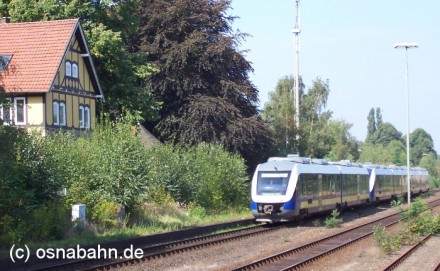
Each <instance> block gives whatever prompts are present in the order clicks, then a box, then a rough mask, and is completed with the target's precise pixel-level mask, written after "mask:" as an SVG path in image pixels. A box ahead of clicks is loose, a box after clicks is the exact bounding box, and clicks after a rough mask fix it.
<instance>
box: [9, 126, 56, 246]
mask: <svg viewBox="0 0 440 271" xmlns="http://www.w3.org/2000/svg"><path fill="white" fill-rule="evenodd" d="M0 142H2V144H0V212H1V213H2V216H1V217H0V243H2V244H9V243H11V242H19V241H20V240H24V238H29V239H31V238H33V239H34V238H39V237H40V235H39V234H38V232H36V231H33V230H32V229H31V228H30V227H29V226H27V224H26V221H32V220H34V219H33V216H34V215H35V214H36V213H35V212H37V211H38V210H39V209H40V208H43V207H42V206H44V205H46V204H49V203H50V202H54V201H57V200H59V196H58V191H59V190H60V189H61V185H62V183H61V180H60V178H59V175H58V171H57V168H56V164H54V160H53V159H52V151H53V150H50V149H46V148H44V147H43V139H42V138H41V136H39V135H28V134H27V133H26V132H25V131H23V130H20V129H16V128H14V127H9V126H6V127H5V126H3V125H1V124H0ZM47 218H48V220H50V213H48V214H47ZM40 222H43V221H42V220H34V223H33V224H34V225H35V226H36V227H43V226H42V225H41V223H40ZM60 225H61V224H60ZM54 236H56V234H54Z"/></svg>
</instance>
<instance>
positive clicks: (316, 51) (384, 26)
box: [229, 0, 440, 153]
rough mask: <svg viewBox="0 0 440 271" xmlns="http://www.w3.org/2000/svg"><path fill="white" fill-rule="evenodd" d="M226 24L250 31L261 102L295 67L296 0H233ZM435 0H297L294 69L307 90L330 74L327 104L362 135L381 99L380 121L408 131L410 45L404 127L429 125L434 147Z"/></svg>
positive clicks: (439, 54)
mask: <svg viewBox="0 0 440 271" xmlns="http://www.w3.org/2000/svg"><path fill="white" fill-rule="evenodd" d="M231 7H232V9H231V10H230V11H229V14H230V15H235V16H238V17H239V18H237V19H236V20H235V21H234V23H233V24H232V27H233V29H234V30H235V31H237V30H239V31H240V32H242V33H247V34H250V35H251V36H249V37H247V38H246V39H245V40H244V41H242V43H241V45H240V50H249V51H248V52H247V53H245V56H246V59H247V60H248V61H250V62H252V67H253V69H254V72H253V73H251V74H250V79H251V81H252V83H253V84H254V85H255V86H256V87H257V89H258V91H259V99H260V106H259V108H260V109H262V108H263V106H264V104H265V103H266V102H267V101H268V93H269V92H271V91H274V90H275V87H276V84H277V82H278V80H279V79H281V78H283V77H285V76H289V75H293V69H294V53H295V51H294V34H293V33H292V29H293V27H294V25H295V18H296V9H295V0H273V1H267V0H232V4H231ZM439 14H440V1H439V0H419V1H409V0H369V1H365V0H357V1H350V0H331V1H330V0H301V1H300V24H301V25H300V27H301V33H300V51H299V74H300V76H301V77H302V78H303V82H304V83H305V85H306V90H307V89H308V88H310V87H311V86H312V82H313V80H315V79H316V78H318V77H320V78H321V79H323V80H327V79H328V80H329V87H330V96H329V99H328V104H327V110H331V111H333V118H334V119H338V120H343V121H345V122H348V123H351V124H352V125H353V126H352V128H351V129H350V133H351V134H352V135H353V136H354V137H356V139H357V140H360V141H365V138H366V135H367V116H368V113H369V111H370V109H371V108H373V107H374V108H377V107H379V108H380V109H381V111H382V118H383V121H384V122H389V123H391V124H392V125H394V127H396V129H397V130H399V131H400V132H401V133H402V134H404V135H406V131H407V119H406V118H407V106H406V97H407V85H406V63H407V62H406V53H405V49H395V48H394V44H395V43H398V42H416V43H418V45H419V47H418V48H417V49H408V51H407V53H408V67H409V99H410V110H409V115H410V126H409V130H410V133H411V132H412V131H414V130H415V129H416V128H422V129H424V130H425V131H426V132H428V133H429V134H430V135H431V136H432V138H433V140H434V147H435V149H436V151H437V153H440V110H439V108H440V104H439V103H440V89H439V88H440V87H439V85H440V84H439V79H440V15H439Z"/></svg>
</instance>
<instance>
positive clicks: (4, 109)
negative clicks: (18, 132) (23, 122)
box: [0, 98, 12, 125]
mask: <svg viewBox="0 0 440 271" xmlns="http://www.w3.org/2000/svg"><path fill="white" fill-rule="evenodd" d="M6 102H7V103H11V99H10V98H6ZM5 111H9V121H5V120H4V119H3V118H4V116H5V114H4V112H5ZM0 118H1V119H2V121H3V125H11V124H12V105H11V104H10V105H9V108H4V107H3V106H1V105H0Z"/></svg>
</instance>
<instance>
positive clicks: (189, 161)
mask: <svg viewBox="0 0 440 271" xmlns="http://www.w3.org/2000/svg"><path fill="white" fill-rule="evenodd" d="M148 153H149V155H148V161H147V163H146V165H147V167H148V171H149V175H148V178H149V183H150V185H149V190H148V194H149V196H152V195H153V196H154V195H157V193H160V194H162V197H163V191H164V190H165V191H166V192H167V193H169V194H170V195H171V197H172V198H173V199H174V200H175V201H176V202H178V203H180V204H182V205H192V204H194V205H195V206H199V207H202V208H204V209H206V210H211V211H215V210H217V211H219V210H222V209H228V208H231V207H234V206H240V205H244V204H246V203H247V202H248V190H249V183H248V179H247V175H246V170H245V164H244V160H243V159H242V158H241V157H239V156H238V155H232V154H229V153H227V152H225V151H224V150H223V148H222V147H221V146H219V145H211V144H206V143H201V144H199V145H197V146H195V147H193V148H189V149H184V148H178V147H172V146H170V145H165V146H158V147H156V148H153V149H150V150H148ZM147 196H148V195H147Z"/></svg>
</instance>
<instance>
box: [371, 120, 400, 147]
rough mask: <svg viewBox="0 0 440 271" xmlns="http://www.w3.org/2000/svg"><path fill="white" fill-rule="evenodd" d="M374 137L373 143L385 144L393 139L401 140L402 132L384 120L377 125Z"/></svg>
mask: <svg viewBox="0 0 440 271" xmlns="http://www.w3.org/2000/svg"><path fill="white" fill-rule="evenodd" d="M374 137H375V141H374V143H375V144H380V145H383V146H387V145H388V144H389V143H390V142H391V141H393V140H397V141H399V140H402V133H401V132H399V131H398V130H397V129H396V128H395V127H394V126H393V125H392V124H391V123H389V122H385V123H381V125H380V126H378V129H377V131H376V133H375V135H374Z"/></svg>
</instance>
